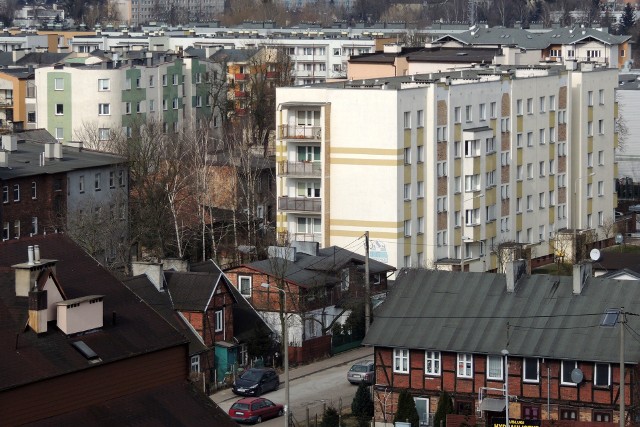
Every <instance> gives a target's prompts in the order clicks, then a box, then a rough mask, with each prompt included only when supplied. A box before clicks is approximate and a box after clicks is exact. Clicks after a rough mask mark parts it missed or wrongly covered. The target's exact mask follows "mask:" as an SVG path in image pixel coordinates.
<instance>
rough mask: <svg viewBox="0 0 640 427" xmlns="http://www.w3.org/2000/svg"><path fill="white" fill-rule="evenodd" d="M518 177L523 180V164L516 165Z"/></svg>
mask: <svg viewBox="0 0 640 427" xmlns="http://www.w3.org/2000/svg"><path fill="white" fill-rule="evenodd" d="M516 179H517V180H518V181H522V165H518V166H516Z"/></svg>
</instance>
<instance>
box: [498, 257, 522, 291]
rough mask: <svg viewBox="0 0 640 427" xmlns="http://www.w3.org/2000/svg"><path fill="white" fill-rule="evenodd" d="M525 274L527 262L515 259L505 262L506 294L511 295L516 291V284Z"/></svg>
mask: <svg viewBox="0 0 640 427" xmlns="http://www.w3.org/2000/svg"><path fill="white" fill-rule="evenodd" d="M526 272H527V261H525V260H523V259H517V260H515V261H507V262H506V263H505V266H504V273H505V275H506V276H507V293H513V292H514V291H515V290H516V283H518V280H520V278H521V277H522V276H524V274H525V273H526Z"/></svg>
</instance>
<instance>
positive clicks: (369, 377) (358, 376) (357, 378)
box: [347, 360, 376, 384]
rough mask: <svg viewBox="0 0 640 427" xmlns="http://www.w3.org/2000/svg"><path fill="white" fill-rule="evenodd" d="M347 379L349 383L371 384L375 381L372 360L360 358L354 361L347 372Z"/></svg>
mask: <svg viewBox="0 0 640 427" xmlns="http://www.w3.org/2000/svg"><path fill="white" fill-rule="evenodd" d="M347 380H349V382H350V383H351V384H359V383H365V384H373V383H375V382H376V372H375V364H374V363H373V360H361V361H360V362H356V363H355V364H354V365H353V366H352V367H351V369H349V372H347Z"/></svg>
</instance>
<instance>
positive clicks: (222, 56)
mask: <svg viewBox="0 0 640 427" xmlns="http://www.w3.org/2000/svg"><path fill="white" fill-rule="evenodd" d="M259 51H260V49H219V50H217V51H216V52H215V53H214V54H213V55H211V56H210V57H209V58H210V59H211V60H212V61H227V62H230V63H234V62H247V61H249V60H250V59H251V58H253V57H254V56H255V55H256V54H257V53H258V52H259Z"/></svg>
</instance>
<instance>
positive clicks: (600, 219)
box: [598, 211, 604, 227]
mask: <svg viewBox="0 0 640 427" xmlns="http://www.w3.org/2000/svg"><path fill="white" fill-rule="evenodd" d="M598 225H599V226H600V227H602V226H603V225H604V212H602V211H598Z"/></svg>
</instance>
